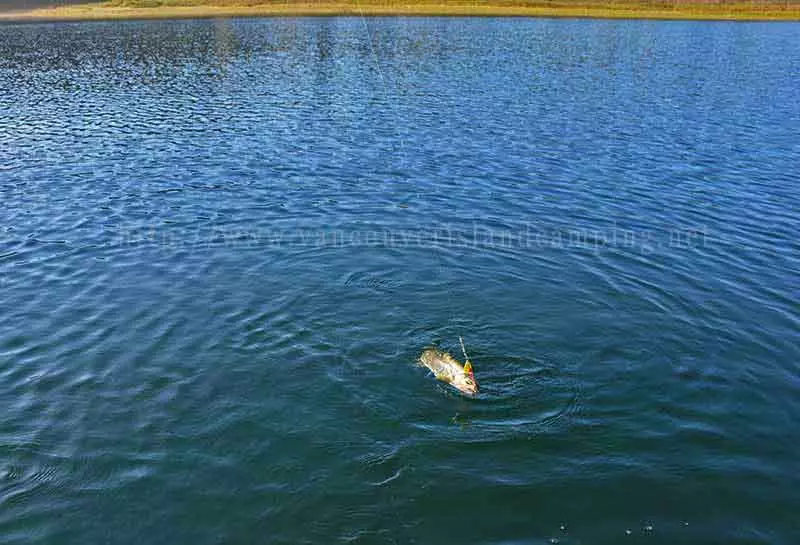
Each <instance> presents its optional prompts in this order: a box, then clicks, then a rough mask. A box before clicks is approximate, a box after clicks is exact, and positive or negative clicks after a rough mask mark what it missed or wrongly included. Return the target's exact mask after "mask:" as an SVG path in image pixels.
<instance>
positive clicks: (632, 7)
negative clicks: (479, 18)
mask: <svg viewBox="0 0 800 545" xmlns="http://www.w3.org/2000/svg"><path fill="white" fill-rule="evenodd" d="M299 15H492V16H530V17H595V18H615V19H618V18H641V19H711V20H800V3H792V2H763V1H751V2H724V3H723V2H708V1H705V2H692V1H689V2H687V1H677V2H669V1H660V2H644V1H637V0H630V1H628V0H619V1H608V2H602V1H591V0H589V1H585V0H584V1H580V0H578V1H574V2H570V1H569V0H561V1H541V0H540V1H530V2H527V1H525V0H318V1H307V0H298V1H293V0H274V1H264V0H111V1H107V2H100V3H90V4H80V5H70V6H61V7H50V8H41V9H34V10H26V11H16V12H12V11H7V12H0V21H16V22H24V21H47V20H54V21H57V20H113V19H172V18H200V17H258V16H299Z"/></svg>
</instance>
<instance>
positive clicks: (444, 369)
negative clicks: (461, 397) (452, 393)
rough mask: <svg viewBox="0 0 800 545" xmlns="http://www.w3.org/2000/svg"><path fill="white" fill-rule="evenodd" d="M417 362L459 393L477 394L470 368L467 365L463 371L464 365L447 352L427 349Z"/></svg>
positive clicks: (476, 384)
mask: <svg viewBox="0 0 800 545" xmlns="http://www.w3.org/2000/svg"><path fill="white" fill-rule="evenodd" d="M419 362H420V364H422V365H424V366H425V367H427V368H428V369H430V370H431V372H433V374H434V376H435V377H436V378H437V379H439V380H441V381H442V382H446V383H448V384H450V385H451V386H453V387H454V388H457V389H458V390H460V391H461V392H463V393H465V394H468V395H475V394H477V393H478V382H477V381H476V380H475V375H474V374H473V372H472V366H471V365H469V366H467V368H466V369H465V366H464V364H462V363H460V362H459V361H458V360H456V359H455V358H454V357H453V356H451V355H450V354H448V353H447V352H442V351H441V350H438V349H436V348H428V349H426V350H425V351H424V352H422V355H421V356H420V357H419Z"/></svg>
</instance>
